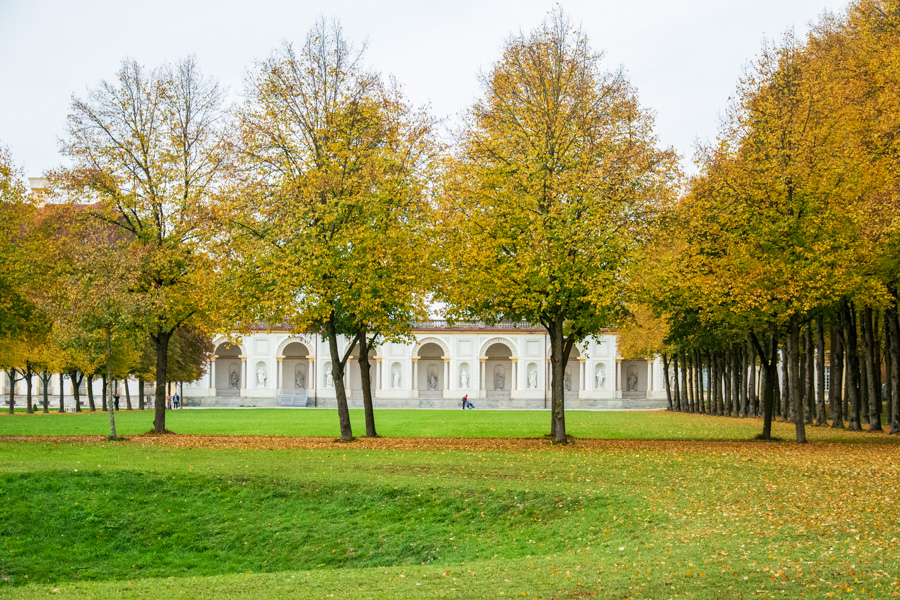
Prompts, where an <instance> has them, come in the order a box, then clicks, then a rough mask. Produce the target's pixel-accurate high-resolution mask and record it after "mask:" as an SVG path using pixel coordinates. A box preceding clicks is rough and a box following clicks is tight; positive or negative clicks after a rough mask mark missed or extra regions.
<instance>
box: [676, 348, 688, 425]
mask: <svg viewBox="0 0 900 600" xmlns="http://www.w3.org/2000/svg"><path fill="white" fill-rule="evenodd" d="M690 393H691V390H690V384H689V383H688V366H687V353H686V352H685V353H682V355H681V393H680V394H679V404H678V410H680V411H681V412H687V407H688V396H689V395H690Z"/></svg>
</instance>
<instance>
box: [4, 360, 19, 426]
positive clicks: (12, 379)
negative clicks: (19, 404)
mask: <svg viewBox="0 0 900 600" xmlns="http://www.w3.org/2000/svg"><path fill="white" fill-rule="evenodd" d="M6 374H7V375H8V376H9V389H8V390H7V392H8V393H9V414H11V415H12V414H15V412H16V375H17V373H16V370H15V369H9V370H8V371H7V372H6Z"/></svg>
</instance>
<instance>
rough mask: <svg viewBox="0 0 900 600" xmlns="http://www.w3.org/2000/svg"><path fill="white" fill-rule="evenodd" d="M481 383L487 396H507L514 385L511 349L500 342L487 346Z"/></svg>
mask: <svg viewBox="0 0 900 600" xmlns="http://www.w3.org/2000/svg"><path fill="white" fill-rule="evenodd" d="M484 355H485V357H486V358H487V360H485V361H484V372H483V377H484V379H483V384H482V387H484V390H485V392H487V397H488V398H498V399H503V398H509V396H510V392H511V390H512V389H513V387H514V382H513V368H512V367H513V363H512V360H511V359H512V355H513V353H512V350H511V349H510V347H509V346H507V345H506V344H502V343H499V342H498V343H495V344H491V345H490V346H488V348H487V350H485V352H484Z"/></svg>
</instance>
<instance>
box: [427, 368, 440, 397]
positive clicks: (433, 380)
mask: <svg viewBox="0 0 900 600" xmlns="http://www.w3.org/2000/svg"><path fill="white" fill-rule="evenodd" d="M437 387H438V376H437V368H435V367H434V366H431V367H428V390H429V391H432V392H433V391H434V390H436V389H437Z"/></svg>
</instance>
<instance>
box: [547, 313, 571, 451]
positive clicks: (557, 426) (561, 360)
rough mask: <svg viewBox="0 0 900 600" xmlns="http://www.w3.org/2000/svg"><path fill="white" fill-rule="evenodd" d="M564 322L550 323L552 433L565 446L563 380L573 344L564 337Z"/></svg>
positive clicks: (559, 318)
mask: <svg viewBox="0 0 900 600" xmlns="http://www.w3.org/2000/svg"><path fill="white" fill-rule="evenodd" d="M563 325H564V321H563V318H562V317H557V318H555V319H554V320H553V321H551V323H550V328H549V331H548V333H549V334H550V370H551V371H552V377H553V380H552V382H551V387H550V398H551V401H550V406H551V411H550V431H551V433H552V435H553V436H554V437H555V438H556V443H558V444H565V443H567V442H568V439H567V438H566V413H565V410H566V407H565V395H564V394H565V390H564V388H563V379H564V378H565V371H566V362H567V361H568V360H569V352H571V350H572V344H571V342H567V341H566V340H565V339H564V337H563Z"/></svg>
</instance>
